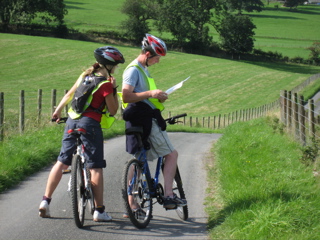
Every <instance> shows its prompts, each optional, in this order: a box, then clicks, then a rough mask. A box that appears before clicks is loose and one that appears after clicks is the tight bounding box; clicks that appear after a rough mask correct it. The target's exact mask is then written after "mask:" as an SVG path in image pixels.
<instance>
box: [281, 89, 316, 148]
mask: <svg viewBox="0 0 320 240" xmlns="http://www.w3.org/2000/svg"><path fill="white" fill-rule="evenodd" d="M314 109H315V105H314V100H313V99H309V100H308V102H305V101H304V98H303V96H300V95H298V94H297V93H295V92H293V93H292V92H291V91H286V90H283V91H281V93H280V117H281V122H282V123H284V124H285V125H286V127H287V128H288V129H289V130H290V131H291V133H292V134H293V135H294V137H295V139H296V140H298V141H300V142H301V144H302V145H306V144H307V143H308V141H311V140H312V139H313V140H319V132H318V131H317V130H318V129H319V122H320V116H319V112H316V111H315V110H314Z"/></svg>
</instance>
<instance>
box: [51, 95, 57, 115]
mask: <svg viewBox="0 0 320 240" xmlns="http://www.w3.org/2000/svg"><path fill="white" fill-rule="evenodd" d="M56 102H57V90H56V89H52V91H51V115H52V114H53V112H54V110H55V108H56Z"/></svg>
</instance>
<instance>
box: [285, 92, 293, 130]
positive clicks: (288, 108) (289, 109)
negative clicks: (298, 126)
mask: <svg viewBox="0 0 320 240" xmlns="http://www.w3.org/2000/svg"><path fill="white" fill-rule="evenodd" d="M287 101H288V103H287V118H286V120H287V121H286V125H287V126H288V127H289V128H291V106H292V104H291V92H290V91H289V92H288V94H287Z"/></svg>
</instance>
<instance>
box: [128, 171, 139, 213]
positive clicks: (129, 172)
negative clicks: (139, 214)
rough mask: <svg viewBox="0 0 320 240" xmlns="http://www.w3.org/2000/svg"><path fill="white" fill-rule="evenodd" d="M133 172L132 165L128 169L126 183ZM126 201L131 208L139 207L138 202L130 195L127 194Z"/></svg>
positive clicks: (129, 180)
mask: <svg viewBox="0 0 320 240" xmlns="http://www.w3.org/2000/svg"><path fill="white" fill-rule="evenodd" d="M133 172H134V166H131V167H130V169H129V171H128V185H129V184H130V182H131V179H132V177H133ZM138 174H139V175H140V174H141V173H140V172H139V173H138ZM128 202H129V205H130V208H131V209H137V208H140V206H139V204H138V203H137V202H136V201H135V199H134V198H133V196H132V195H128Z"/></svg>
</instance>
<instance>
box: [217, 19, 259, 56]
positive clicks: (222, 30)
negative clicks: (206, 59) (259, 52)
mask: <svg viewBox="0 0 320 240" xmlns="http://www.w3.org/2000/svg"><path fill="white" fill-rule="evenodd" d="M215 28H216V30H217V32H218V33H219V35H220V40H221V46H222V48H224V49H225V50H226V51H227V52H229V53H231V54H232V55H233V54H240V53H247V52H251V51H252V49H253V46H254V43H253V42H254V38H253V36H254V31H253V29H255V28H256V26H255V25H254V24H253V23H252V21H251V19H250V17H248V16H246V15H233V14H225V15H224V18H223V19H222V20H221V22H220V23H217V24H216V25H215Z"/></svg>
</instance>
